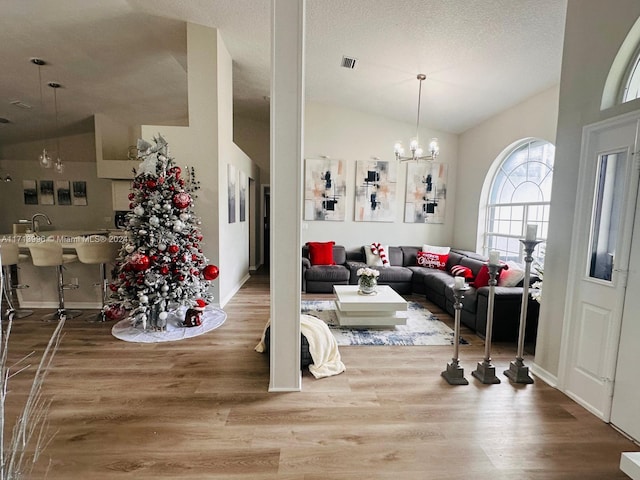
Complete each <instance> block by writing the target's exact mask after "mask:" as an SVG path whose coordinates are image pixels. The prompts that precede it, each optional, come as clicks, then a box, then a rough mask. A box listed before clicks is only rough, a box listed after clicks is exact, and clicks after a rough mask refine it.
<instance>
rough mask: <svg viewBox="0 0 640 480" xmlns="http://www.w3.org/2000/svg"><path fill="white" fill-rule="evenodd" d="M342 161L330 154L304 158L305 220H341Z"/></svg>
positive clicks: (342, 208)
mask: <svg viewBox="0 0 640 480" xmlns="http://www.w3.org/2000/svg"><path fill="white" fill-rule="evenodd" d="M344 163H345V162H344V161H342V160H334V159H330V158H317V159H316V158H307V159H306V160H305V172H304V219H305V220H320V221H324V220H327V221H338V222H342V221H344V218H345V207H344V200H345V198H344V197H345V194H346V191H347V181H346V175H345V170H344Z"/></svg>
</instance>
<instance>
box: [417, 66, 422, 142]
mask: <svg viewBox="0 0 640 480" xmlns="http://www.w3.org/2000/svg"><path fill="white" fill-rule="evenodd" d="M421 99H422V79H420V86H419V87H418V116H417V118H416V142H418V143H419V141H420V140H419V135H418V132H419V130H420V104H421V103H422V100H421Z"/></svg>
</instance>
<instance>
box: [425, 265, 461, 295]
mask: <svg viewBox="0 0 640 480" xmlns="http://www.w3.org/2000/svg"><path fill="white" fill-rule="evenodd" d="M424 270H426V271H427V272H425V273H424V286H425V290H426V291H427V292H428V291H432V292H434V293H436V294H438V295H440V296H442V297H443V298H444V296H445V290H446V288H447V287H450V288H452V287H453V283H454V280H453V277H452V276H451V274H450V273H449V272H445V271H443V270H436V269H426V268H425V269H424Z"/></svg>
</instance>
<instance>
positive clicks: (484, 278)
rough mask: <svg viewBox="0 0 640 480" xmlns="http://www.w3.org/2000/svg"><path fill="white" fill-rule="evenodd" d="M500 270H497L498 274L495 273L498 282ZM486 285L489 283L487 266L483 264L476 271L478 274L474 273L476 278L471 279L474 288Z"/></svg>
mask: <svg viewBox="0 0 640 480" xmlns="http://www.w3.org/2000/svg"><path fill="white" fill-rule="evenodd" d="M502 272H503V270H502V269H500V270H498V274H497V275H496V280H497V281H498V282H500V275H501V274H502ZM487 285H489V267H488V266H486V265H483V266H482V268H481V269H480V271H479V272H478V275H476V279H475V280H474V281H473V286H474V287H475V288H481V287H486V286H487Z"/></svg>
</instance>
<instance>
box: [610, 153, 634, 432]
mask: <svg viewBox="0 0 640 480" xmlns="http://www.w3.org/2000/svg"><path fill="white" fill-rule="evenodd" d="M637 156H640V154H639V153H636V157H637ZM637 161H638V160H637V159H636V162H637ZM639 291H640V202H638V203H636V217H635V222H634V226H633V240H632V243H631V256H630V260H629V279H628V282H627V294H626V296H625V301H624V312H623V314H622V328H621V331H620V347H619V350H618V362H617V367H616V378H615V384H614V389H613V404H612V407H611V423H612V424H614V425H615V426H616V427H617V428H619V429H620V430H622V431H623V432H625V433H626V434H627V435H629V436H630V437H632V438H633V439H634V440H635V441H636V442H640V414H638V405H640V388H639V387H638V365H640V348H638V339H640V295H638V292H639Z"/></svg>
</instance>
